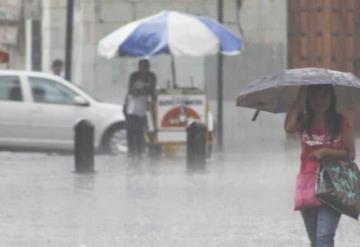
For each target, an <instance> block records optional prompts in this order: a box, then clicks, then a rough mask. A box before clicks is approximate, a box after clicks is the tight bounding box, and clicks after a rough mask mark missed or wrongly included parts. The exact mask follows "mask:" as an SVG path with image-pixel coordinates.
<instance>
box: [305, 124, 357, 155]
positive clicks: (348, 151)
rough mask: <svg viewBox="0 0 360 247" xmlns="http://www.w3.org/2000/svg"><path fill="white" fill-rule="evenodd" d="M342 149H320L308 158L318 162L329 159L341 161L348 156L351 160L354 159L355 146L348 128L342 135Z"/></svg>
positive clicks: (352, 134)
mask: <svg viewBox="0 0 360 247" xmlns="http://www.w3.org/2000/svg"><path fill="white" fill-rule="evenodd" d="M343 145H344V148H343V149H334V148H321V149H318V150H315V151H314V152H312V154H311V155H310V157H312V158H314V159H317V160H320V159H322V158H331V159H338V160H343V159H347V158H348V157H349V156H350V158H351V159H353V160H354V159H355V144H354V133H353V130H352V128H349V129H348V130H347V131H346V132H345V133H344V134H343Z"/></svg>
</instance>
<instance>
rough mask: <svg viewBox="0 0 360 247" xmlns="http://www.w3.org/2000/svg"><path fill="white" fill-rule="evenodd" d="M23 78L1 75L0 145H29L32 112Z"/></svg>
mask: <svg viewBox="0 0 360 247" xmlns="http://www.w3.org/2000/svg"><path fill="white" fill-rule="evenodd" d="M27 96H28V95H27V94H26V93H25V91H24V86H23V83H22V81H21V77H20V76H18V75H11V74H8V75H0V112H1V114H0V145H2V146H9V147H12V146H26V145H27V144H29V142H30V140H29V130H30V121H29V120H30V110H31V105H30V103H29V102H28V99H27Z"/></svg>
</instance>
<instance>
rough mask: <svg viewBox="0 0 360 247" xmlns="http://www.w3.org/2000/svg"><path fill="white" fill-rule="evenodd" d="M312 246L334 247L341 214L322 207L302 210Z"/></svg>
mask: <svg viewBox="0 0 360 247" xmlns="http://www.w3.org/2000/svg"><path fill="white" fill-rule="evenodd" d="M301 215H302V217H303V219H304V223H305V227H306V231H307V233H308V236H309V239H310V242H311V246H313V247H333V246H334V237H335V232H336V228H337V226H338V223H339V220H340V216H341V214H340V213H338V212H337V211H335V210H334V209H332V208H330V207H327V206H321V207H319V208H310V209H303V210H301Z"/></svg>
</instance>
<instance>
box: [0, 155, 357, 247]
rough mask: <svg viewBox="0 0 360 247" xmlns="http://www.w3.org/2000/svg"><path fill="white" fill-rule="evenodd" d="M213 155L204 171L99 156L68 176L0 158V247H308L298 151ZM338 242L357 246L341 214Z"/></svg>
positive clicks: (56, 164)
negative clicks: (299, 206) (296, 203)
mask: <svg viewBox="0 0 360 247" xmlns="http://www.w3.org/2000/svg"><path fill="white" fill-rule="evenodd" d="M287 151H288V152H287V153H286V154H284V153H274V152H268V153H266V152H265V153H262V154H261V155H259V154H257V153H249V154H226V155H221V156H220V155H215V156H214V157H213V158H212V159H211V160H210V161H208V165H207V168H206V170H205V171H204V172H197V173H192V172H189V171H188V170H187V169H186V163H185V159H184V157H182V156H181V155H180V156H179V157H177V158H175V159H169V158H163V159H161V160H160V161H153V162H150V161H147V160H143V161H142V162H140V163H136V164H132V163H129V160H128V159H127V158H126V157H116V158H114V157H110V156H97V157H96V161H95V167H96V173H95V174H92V175H80V174H76V173H74V172H73V171H74V161H73V157H72V156H71V155H56V154H52V155H48V154H43V153H11V152H2V153H0V196H1V204H0V207H1V210H0V219H1V220H0V246H6V247H10V246H16V247H20V246H21V247H23V246H32V247H43V246H44V247H45V246H46V247H48V246H54V247H64V246H66V247H112V246H131V247H140V246H146V247H148V246H149V247H150V246H154V247H155V246H156V247H158V246H166V247H167V246H173V247H176V246H179V247H180V246H181V247H183V246H187V247H204V246H207V247H209V246H214V247H215V246H229V247H231V246H234V247H235V246H236V247H238V246H245V247H252V246H254V247H255V246H276V247H279V246H294V247H297V246H299V247H300V246H308V241H307V238H306V235H305V230H304V227H303V224H302V221H301V218H300V215H299V214H298V213H297V212H294V211H293V209H292V208H293V187H294V182H295V176H296V174H297V171H298V156H299V153H298V152H297V151H292V150H287ZM336 244H337V245H336V246H338V247H350V246H351V247H355V246H360V224H359V222H357V221H355V220H352V219H350V218H348V217H342V219H341V222H340V225H339V229H338V232H337V236H336Z"/></svg>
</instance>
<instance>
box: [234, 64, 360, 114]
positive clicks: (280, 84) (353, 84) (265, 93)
mask: <svg viewBox="0 0 360 247" xmlns="http://www.w3.org/2000/svg"><path fill="white" fill-rule="evenodd" d="M312 84H332V85H333V86H334V88H335V92H336V96H337V100H338V106H339V107H342V106H347V105H353V104H359V103H360V80H359V79H358V78H357V77H356V76H355V75H353V74H352V73H345V72H340V71H334V70H328V69H323V68H303V69H289V70H286V71H285V72H282V73H277V74H274V75H270V76H266V77H263V78H261V79H259V80H256V81H253V82H251V83H250V84H249V85H248V86H247V88H246V89H245V90H244V91H243V92H241V93H240V95H239V96H238V97H237V99H236V105H237V106H243V107H248V108H253V109H257V110H262V111H267V112H273V113H280V112H287V111H288V110H289V108H290V106H291V104H292V103H293V101H294V99H295V97H296V94H297V91H298V88H299V87H300V86H304V85H305V86H306V85H312Z"/></svg>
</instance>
